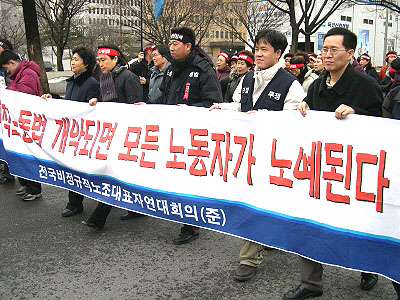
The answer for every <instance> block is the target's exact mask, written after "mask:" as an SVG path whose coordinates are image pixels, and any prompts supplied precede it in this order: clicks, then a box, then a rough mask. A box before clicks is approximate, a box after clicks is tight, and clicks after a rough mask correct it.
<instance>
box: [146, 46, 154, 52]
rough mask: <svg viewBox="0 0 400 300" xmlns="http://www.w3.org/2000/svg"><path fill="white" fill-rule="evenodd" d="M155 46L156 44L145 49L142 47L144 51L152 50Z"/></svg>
mask: <svg viewBox="0 0 400 300" xmlns="http://www.w3.org/2000/svg"><path fill="white" fill-rule="evenodd" d="M155 47H156V45H150V46H148V47H147V48H146V49H144V52H146V51H150V50H153V49H154V48H155Z"/></svg>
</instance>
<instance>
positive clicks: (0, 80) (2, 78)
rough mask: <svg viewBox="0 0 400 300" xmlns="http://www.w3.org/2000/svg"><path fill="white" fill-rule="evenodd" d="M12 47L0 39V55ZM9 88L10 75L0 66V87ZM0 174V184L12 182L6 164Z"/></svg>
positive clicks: (1, 163) (0, 164) (6, 41)
mask: <svg viewBox="0 0 400 300" xmlns="http://www.w3.org/2000/svg"><path fill="white" fill-rule="evenodd" d="M12 49H13V46H12V44H11V42H10V41H8V40H6V39H0V54H1V53H3V52H4V51H5V50H11V51H12ZM5 86H10V73H9V72H7V70H6V69H5V68H4V67H3V66H2V65H0V87H5ZM0 167H1V173H0V184H4V183H7V182H13V181H14V176H12V175H11V174H10V171H9V169H8V164H7V163H6V162H3V161H0Z"/></svg>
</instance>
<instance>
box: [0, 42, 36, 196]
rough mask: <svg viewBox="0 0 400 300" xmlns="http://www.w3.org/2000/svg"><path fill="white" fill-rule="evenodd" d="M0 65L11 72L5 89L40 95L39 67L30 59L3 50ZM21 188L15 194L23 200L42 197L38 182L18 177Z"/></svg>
mask: <svg viewBox="0 0 400 300" xmlns="http://www.w3.org/2000/svg"><path fill="white" fill-rule="evenodd" d="M0 65H2V66H3V67H4V68H5V69H6V70H7V72H9V73H11V76H10V79H11V84H10V86H9V87H7V89H9V90H12V91H17V92H22V93H26V94H31V95H35V96H41V95H42V87H41V85H40V80H39V76H40V68H39V66H38V65H37V64H36V63H35V62H32V61H26V60H21V59H20V57H19V56H18V54H16V53H14V52H12V51H10V50H5V51H3V53H1V55H0ZM18 180H19V182H20V184H21V188H20V189H19V190H17V195H21V196H22V200H24V201H32V200H35V199H36V198H40V197H42V194H41V193H42V186H41V184H40V183H38V182H34V181H30V180H27V179H23V178H18Z"/></svg>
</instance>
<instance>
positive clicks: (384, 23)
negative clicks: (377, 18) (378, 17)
mask: <svg viewBox="0 0 400 300" xmlns="http://www.w3.org/2000/svg"><path fill="white" fill-rule="evenodd" d="M383 26H386V22H383ZM388 27H392V23H390V22H389V24H388Z"/></svg>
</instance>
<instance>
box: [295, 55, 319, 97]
mask: <svg viewBox="0 0 400 300" xmlns="http://www.w3.org/2000/svg"><path fill="white" fill-rule="evenodd" d="M290 73H291V74H292V75H293V76H295V77H297V80H298V81H299V82H300V84H301V86H302V87H303V90H304V92H306V93H307V91H308V88H309V87H310V85H311V83H313V81H314V80H315V79H317V78H318V75H317V74H315V73H313V71H312V70H311V69H309V68H308V67H307V65H306V61H305V59H304V57H302V56H294V57H293V58H292V59H291V60H290Z"/></svg>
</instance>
